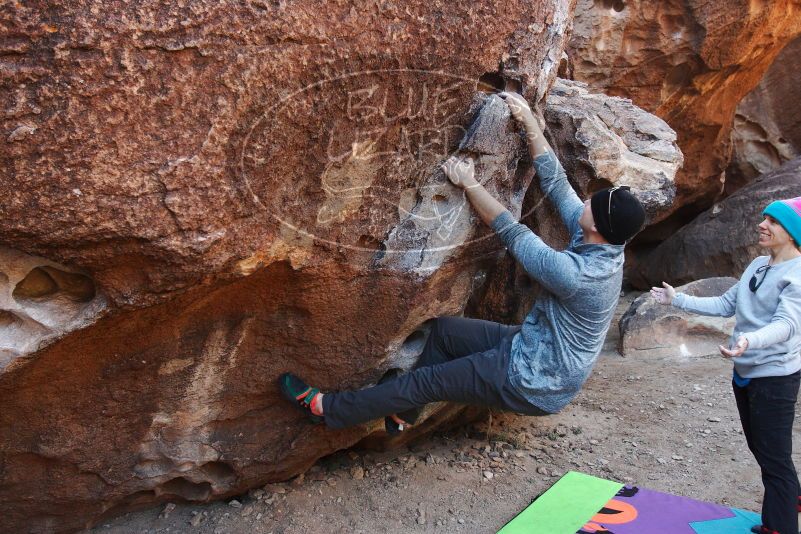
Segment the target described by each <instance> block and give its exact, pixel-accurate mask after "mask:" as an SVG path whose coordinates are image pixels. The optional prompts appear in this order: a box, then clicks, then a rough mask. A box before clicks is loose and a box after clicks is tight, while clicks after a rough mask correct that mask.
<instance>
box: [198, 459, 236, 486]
mask: <svg viewBox="0 0 801 534" xmlns="http://www.w3.org/2000/svg"><path fill="white" fill-rule="evenodd" d="M200 470H201V471H203V474H205V475H207V476H208V477H209V478H210V479H212V480H213V481H215V482H226V481H230V480H231V479H235V478H236V471H234V468H233V467H231V466H230V465H228V464H227V463H225V462H208V463H205V464H203V465H202V466H201V467H200Z"/></svg>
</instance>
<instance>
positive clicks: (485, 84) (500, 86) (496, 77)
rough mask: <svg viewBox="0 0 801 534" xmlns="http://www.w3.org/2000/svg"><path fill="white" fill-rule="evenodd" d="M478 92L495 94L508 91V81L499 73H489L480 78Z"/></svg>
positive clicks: (477, 86)
mask: <svg viewBox="0 0 801 534" xmlns="http://www.w3.org/2000/svg"><path fill="white" fill-rule="evenodd" d="M476 90H478V91H481V92H482V93H487V94H493V93H500V92H501V91H505V90H506V79H504V77H503V76H501V75H500V74H498V73H497V72H487V73H485V74H482V75H481V76H480V77H479V78H478V84H477V85H476Z"/></svg>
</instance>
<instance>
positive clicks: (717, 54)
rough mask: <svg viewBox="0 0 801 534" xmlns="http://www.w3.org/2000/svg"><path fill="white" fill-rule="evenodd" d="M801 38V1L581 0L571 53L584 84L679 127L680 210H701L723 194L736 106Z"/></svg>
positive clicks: (678, 203) (674, 126) (678, 181)
mask: <svg viewBox="0 0 801 534" xmlns="http://www.w3.org/2000/svg"><path fill="white" fill-rule="evenodd" d="M799 32H801V4H799V3H798V2H797V1H793V0H779V1H775V2H754V1H750V0H736V1H732V2H708V1H701V0H691V1H652V0H603V1H598V0H579V2H578V5H577V7H576V18H575V21H574V33H573V37H572V40H571V43H570V47H569V56H570V59H571V63H572V65H571V67H572V71H573V75H574V77H575V79H577V80H581V81H585V82H588V83H589V84H590V86H591V88H593V89H596V90H599V91H602V92H605V93H608V94H610V95H619V96H626V97H629V98H631V99H632V100H633V101H634V103H635V104H637V105H638V106H640V107H642V108H644V109H646V110H648V111H651V112H653V113H655V114H656V115H658V116H659V117H661V118H662V119H664V120H665V121H667V123H668V124H670V125H671V126H672V127H673V128H674V129H675V130H676V132H677V134H678V139H679V146H680V147H681V149H682V152H683V153H684V156H685V161H686V163H685V166H684V168H683V170H682V171H681V173H680V174H679V175H678V176H677V179H676V185H677V189H678V199H677V202H676V207H680V206H685V205H688V204H690V205H691V206H690V208H689V210H690V211H694V212H695V213H697V212H698V211H700V210H701V209H703V208H704V207H706V206H709V205H710V203H711V202H712V200H713V199H714V197H716V196H717V195H718V194H719V193H720V192H721V190H722V187H723V183H722V179H723V176H724V175H723V171H724V170H725V168H726V166H727V165H728V162H729V157H730V153H731V146H730V139H729V138H730V134H731V129H732V122H733V119H734V114H735V109H736V108H737V105H738V104H739V102H740V100H742V98H743V97H744V96H745V95H746V94H748V92H749V91H751V89H753V88H754V86H756V85H757V83H758V82H759V81H760V79H761V78H762V76H763V74H764V73H765V71H766V70H767V69H768V67H769V66H770V65H771V63H772V62H773V60H774V58H775V57H776V55H777V54H778V53H779V51H781V49H782V48H783V47H784V46H785V44H787V43H788V42H789V41H790V40H791V39H792V38H793V37H794V36H796V35H797V34H798V33H799ZM693 205H694V206H693Z"/></svg>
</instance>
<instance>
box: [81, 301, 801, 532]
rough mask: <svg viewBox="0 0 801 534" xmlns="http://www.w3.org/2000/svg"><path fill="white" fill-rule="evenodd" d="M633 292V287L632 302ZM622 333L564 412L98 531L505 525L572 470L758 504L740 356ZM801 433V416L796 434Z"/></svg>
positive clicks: (342, 460) (324, 466)
mask: <svg viewBox="0 0 801 534" xmlns="http://www.w3.org/2000/svg"><path fill="white" fill-rule="evenodd" d="M634 296H636V295H627V297H626V298H625V299H621V306H620V309H619V311H620V312H621V313H622V311H624V310H625V307H626V306H627V304H628V303H630V302H631V300H632V299H633V297H634ZM617 337H618V335H617V325H616V324H613V326H612V328H611V329H610V334H609V336H608V338H607V340H606V344H605V348H604V352H603V353H602V355H601V357H600V359H599V361H598V363H597V364H596V366H595V369H594V371H593V373H592V376H591V377H590V379H589V380H588V381H587V383H586V385H585V387H584V389H583V391H582V392H581V393H580V394H579V396H578V397H577V398H576V399H575V400H574V401H573V403H572V404H571V405H570V406H568V407H567V408H566V409H565V410H564V411H563V412H562V413H560V414H558V415H555V416H551V417H541V418H533V417H524V416H519V415H515V414H501V413H495V414H493V415H492V416H491V418H490V419H491V422H490V421H484V422H481V423H477V424H474V425H471V426H469V427H464V428H460V429H456V430H454V431H450V432H446V433H440V434H435V435H433V436H431V437H429V438H427V439H426V440H424V441H421V442H418V443H414V444H412V446H410V447H406V448H402V449H398V450H394V451H390V452H385V453H375V452H368V451H360V450H348V451H340V452H338V453H336V454H334V455H332V456H329V457H327V458H324V459H321V460H320V461H319V462H318V463H317V464H316V465H315V466H314V467H312V468H311V469H310V470H309V471H308V472H306V473H305V474H304V475H301V476H300V477H298V478H296V479H294V480H292V481H289V482H287V483H283V484H273V485H268V486H266V487H264V488H261V489H257V490H252V491H250V492H249V493H248V494H247V495H242V496H241V497H240V498H239V499H235V500H231V501H228V502H217V503H211V504H205V505H197V504H179V503H175V504H168V505H166V506H161V507H159V508H155V509H151V510H145V511H141V512H136V513H130V514H127V515H125V516H121V517H119V518H116V519H114V520H111V521H107V522H104V523H102V524H100V525H98V526H97V527H96V528H95V529H94V530H93V531H92V532H95V533H104V534H105V533H108V534H111V533H114V534H121V533H130V532H135V533H148V534H150V533H152V534H156V533H167V532H170V533H180V532H192V533H198V534H224V533H256V534H267V533H273V534H309V533H326V534H328V533H365V534H366V533H371V534H372V533H382V532H387V533H393V534H400V533H406V532H412V533H427V532H432V533H433V532H437V533H440V532H441V533H446V532H467V533H485V532H486V533H492V532H496V531H497V530H498V529H499V528H501V527H502V526H503V525H504V524H505V523H506V522H507V521H508V520H510V519H511V518H512V517H514V516H515V515H516V514H517V513H519V512H520V511H521V510H522V509H523V508H525V506H526V505H528V503H529V502H530V501H531V500H532V499H533V498H534V497H536V496H537V495H539V494H540V493H541V492H543V491H545V490H546V489H548V488H549V487H550V486H551V485H552V484H553V483H554V482H556V480H557V479H558V477H560V476H561V475H563V474H564V473H566V472H567V471H570V470H576V471H582V472H584V473H588V474H591V475H596V476H599V477H602V478H606V479H611V480H616V481H619V482H624V483H627V484H636V485H639V486H642V487H647V488H650V489H654V490H659V491H664V492H669V493H674V494H678V495H685V496H688V497H692V498H695V499H699V500H705V501H712V502H718V503H721V504H725V505H730V506H734V507H738V508H744V509H748V510H754V511H759V508H760V502H761V498H762V485H761V482H760V479H759V471H758V467H757V465H756V462H755V461H754V460H753V458H752V456H751V455H750V453H749V452H748V450H747V448H746V444H745V439H744V437H743V435H742V431H741V429H740V423H739V420H738V417H737V410H736V407H735V405H734V399H733V397H732V394H731V388H730V376H731V363H730V362H728V361H727V360H724V359H723V358H722V357H721V356H719V355H709V356H705V357H699V358H691V359H687V358H681V357H678V356H677V358H675V359H661V360H659V359H653V358H651V359H649V358H648V357H647V355H642V356H641V357H639V358H638V359H636V360H634V359H631V358H623V357H621V356H620V354H618V353H617V351H616V345H617ZM800 432H801V426H800V425H799V422H798V418H796V427H795V439H796V443H798V438H799V433H800ZM799 460H800V458H799V456H798V453H796V454H795V462H796V465H800V464H799ZM644 534H645V533H644ZM732 534H737V533H732Z"/></svg>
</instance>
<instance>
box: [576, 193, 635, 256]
mask: <svg viewBox="0 0 801 534" xmlns="http://www.w3.org/2000/svg"><path fill="white" fill-rule="evenodd" d="M590 208H592V218H593V219H595V228H596V229H597V230H598V233H599V234H601V235H602V236H603V238H604V239H606V240H607V241H609V242H610V243H611V244H613V245H625V244H626V241H628V240H629V239H631V238H632V237H634V236H635V234H636V233H637V232H639V231H640V228H642V225H643V223H644V222H645V209H644V208H643V207H642V204H641V203H640V201H639V200H637V197H635V196H634V195H632V194H631V192H629V188H628V186H620V187H613V188H611V189H602V190H601V191H598V192H597V193H595V194H594V195H592V199H591V200H590Z"/></svg>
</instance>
